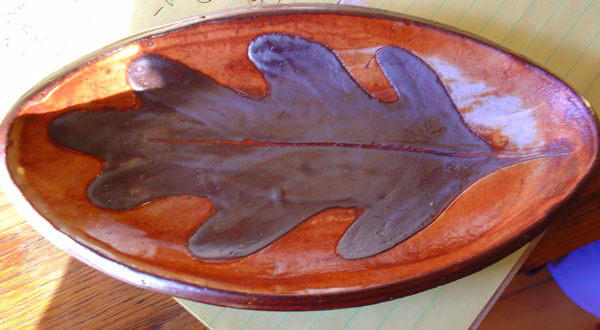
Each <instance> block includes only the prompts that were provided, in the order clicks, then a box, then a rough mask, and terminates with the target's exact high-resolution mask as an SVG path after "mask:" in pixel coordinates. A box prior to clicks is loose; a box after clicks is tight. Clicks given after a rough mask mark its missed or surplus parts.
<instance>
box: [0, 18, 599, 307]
mask: <svg viewBox="0 0 600 330" xmlns="http://www.w3.org/2000/svg"><path fill="white" fill-rule="evenodd" d="M272 8H273V7H271V9H270V10H266V9H265V10H262V11H261V10H258V11H257V10H252V11H239V10H238V11H229V12H226V13H223V14H215V15H214V16H209V17H206V18H200V19H196V20H195V21H194V20H192V21H185V22H182V23H178V24H176V25H173V26H170V27H166V28H162V29H161V30H155V31H151V32H148V33H146V34H144V35H142V36H137V37H133V38H130V39H128V40H125V41H122V42H120V43H117V44H116V45H113V46H111V47H109V49H108V50H104V51H101V52H99V53H97V54H95V55H93V56H90V57H89V58H87V59H85V60H84V61H82V62H80V63H79V64H76V65H74V66H73V67H72V68H69V69H66V70H65V71H64V72H63V73H62V74H61V75H59V78H58V79H56V80H55V81H53V82H51V83H48V84H45V85H42V86H41V87H38V88H36V89H34V90H32V92H30V93H29V94H28V95H27V96H26V97H24V98H23V99H22V100H21V101H20V102H19V103H18V104H17V105H16V106H15V108H14V109H13V111H12V112H11V113H10V114H9V116H8V117H7V118H6V119H5V122H4V124H3V134H2V135H3V138H4V139H5V141H4V142H3V144H2V145H3V146H4V148H5V157H6V160H5V162H4V164H6V167H5V168H4V169H3V171H4V172H5V173H4V178H3V184H6V183H7V182H8V183H10V184H11V185H14V186H15V187H16V189H15V190H14V191H15V193H14V194H13V198H16V199H18V200H20V201H21V202H20V203H21V204H23V205H26V206H25V209H26V210H25V212H26V213H28V214H27V218H28V220H29V221H31V222H32V224H34V226H35V227H36V228H38V229H40V228H41V231H42V233H43V234H45V235H46V236H47V237H49V238H50V239H51V240H53V241H55V242H56V241H57V240H58V239H59V238H60V239H63V238H64V239H65V240H64V241H63V243H59V245H60V244H62V245H61V247H63V248H65V249H66V250H67V251H69V252H71V253H73V254H74V255H76V256H77V257H79V258H81V259H83V260H84V261H87V262H88V263H90V264H92V265H93V266H96V267H98V268H102V270H104V271H105V272H107V273H109V274H111V275H113V276H116V277H118V278H121V279H123V280H125V281H128V282H130V283H134V284H137V285H141V286H145V287H148V288H150V289H153V290H158V291H161V292H164V293H168V294H173V295H178V296H181V297H184V298H188V299H194V300H197V301H202V302H208V303H214V304H218V305H226V306H231V307H239V308H250V309H278V310H311V309H330V308H340V307H349V306H359V305H364V304H369V303H375V302H379V301H384V300H388V299H391V298H396V297H401V296H404V295H407V294H411V293H415V292H418V291H421V290H425V289H429V288H431V287H434V286H437V285H440V284H443V283H446V282H448V281H451V280H453V279H456V278H459V277H462V276H465V275H468V274H470V273H473V272H475V271H477V270H479V269H481V268H483V267H485V266H487V265H490V264H491V263H493V262H495V261H497V260H499V259H500V258H502V257H504V256H506V255H507V254H509V253H511V252H513V251H514V250H516V249H517V248H518V247H520V246H521V245H523V244H524V243H526V242H527V241H528V240H529V239H531V238H533V235H535V234H537V233H539V232H541V231H542V230H543V229H544V228H545V227H546V226H547V224H548V223H549V222H550V220H551V216H552V214H553V211H554V210H555V209H556V208H557V207H558V206H559V205H561V204H562V203H564V202H565V201H566V200H568V198H569V197H570V196H572V194H573V192H574V191H575V190H576V189H577V188H578V187H579V186H580V185H581V183H582V182H583V181H584V179H585V177H586V175H587V174H588V173H589V171H590V170H591V168H592V167H593V165H594V164H595V162H596V159H597V149H598V147H597V137H598V133H597V126H596V119H595V117H594V115H593V114H592V112H591V111H590V109H589V105H588V104H587V103H586V102H585V101H584V100H582V99H581V98H580V97H579V96H578V95H577V93H575V92H574V91H572V90H571V89H570V88H569V87H568V86H566V85H565V84H564V83H562V82H561V81H559V80H558V79H556V78H554V77H553V76H551V75H550V74H548V73H546V72H545V71H543V70H541V69H539V68H537V67H535V66H534V65H532V64H530V63H528V62H526V61H524V60H522V59H520V58H518V57H516V56H514V55H511V54H508V53H506V52H504V51H502V50H499V49H497V48H494V47H492V46H490V45H488V44H486V43H484V42H482V41H479V40H475V39H473V38H471V37H468V36H464V35H462V34H460V33H457V32H456V31H450V30H448V29H447V28H445V27H441V26H438V25H432V24H431V23H428V22H423V21H416V20H414V19H412V18H409V17H406V16H400V15H395V14H391V13H387V12H382V11H377V10H367V9H360V10H359V9H356V8H345V7H338V6H336V7H332V6H281V7H276V8H278V9H276V10H272ZM340 8H341V9H340ZM47 224H50V225H51V226H47ZM98 260H100V261H101V262H98ZM107 263H108V264H115V265H119V267H118V268H116V267H105V266H99V264H102V265H105V264H107ZM123 267H125V268H126V269H127V271H126V272H125V273H123V270H122V269H123ZM115 269H120V270H119V271H116V270H115ZM123 274H127V275H123ZM142 280H143V283H142Z"/></svg>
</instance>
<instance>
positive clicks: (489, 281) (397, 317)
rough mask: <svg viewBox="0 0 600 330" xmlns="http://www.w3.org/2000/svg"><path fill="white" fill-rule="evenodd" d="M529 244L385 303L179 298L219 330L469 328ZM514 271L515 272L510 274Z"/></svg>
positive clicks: (511, 274)
mask: <svg viewBox="0 0 600 330" xmlns="http://www.w3.org/2000/svg"><path fill="white" fill-rule="evenodd" d="M525 249H526V248H525V247H524V248H522V249H520V250H519V251H517V252H515V253H513V254H512V255H510V256H509V257H507V258H505V259H503V260H502V261H500V262H498V263H496V264H494V265H492V266H491V267H488V268H486V269H484V270H482V271H480V272H478V273H476V274H473V275H471V276H467V277H465V278H462V279H460V280H458V281H455V282H452V283H450V284H446V285H443V286H440V287H437V288H435V289H431V290H428V291H425V292H421V293H419V294H416V295H412V296H408V297H405V298H401V299H396V300H392V301H388V302H384V303H380V304H375V305H370V306H364V307H357V308H346V309H339V310H332V311H315V312H263V311H248V310H240V309H233V308H224V307H217V306H211V305H207V304H201V303H197V302H193V301H189V300H185V299H179V298H175V300H177V301H178V302H179V303H180V304H181V305H182V306H183V307H185V308H186V309H187V310H188V311H189V312H190V313H192V314H193V315H194V316H196V317H197V318H198V319H199V320H200V321H202V323H204V324H205V325H206V326H208V327H209V328H211V329H215V330H232V329H244V330H254V329H255V330H275V329H281V330H292V329H298V330H305V329H312V330H318V329H323V330H334V329H346V330H349V329H357V330H364V329H380V330H384V329H389V330H398V329H467V328H469V327H470V326H471V325H472V324H473V322H475V320H476V319H477V317H478V316H479V315H480V314H481V311H482V310H483V309H484V308H485V306H486V305H487V303H488V301H490V299H492V297H493V296H494V293H495V292H496V291H497V289H498V287H500V285H501V284H502V283H503V282H504V281H505V280H506V279H507V278H511V277H512V276H513V275H514V274H513V273H511V270H515V271H516V269H515V268H516V267H515V265H517V264H518V261H519V258H520V256H521V255H523V253H524V251H525ZM509 274H510V276H509Z"/></svg>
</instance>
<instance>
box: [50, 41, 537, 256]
mask: <svg viewBox="0 0 600 330" xmlns="http://www.w3.org/2000/svg"><path fill="white" fill-rule="evenodd" d="M248 56H249V58H250V60H251V61H252V62H253V63H254V64H255V65H256V67H257V68H258V69H259V70H260V71H261V72H262V73H263V75H264V77H265V79H266V80H267V82H268V85H269V92H268V94H267V96H266V97H264V98H263V99H260V100H256V99H252V98H249V97H245V96H244V95H242V94H240V93H238V92H237V91H234V90H232V89H229V88H227V87H224V86H221V85H219V84H217V83H215V81H213V80H212V79H211V78H210V77H208V76H206V75H203V74H202V73H199V72H197V71H194V70H192V69H190V68H189V67H187V66H185V65H184V64H182V63H179V62H176V61H172V60H169V59H166V58H163V57H160V56H157V55H147V56H144V57H141V58H139V59H137V60H136V61H134V62H133V63H132V64H131V65H130V67H129V70H128V79H129V83H130V84H131V86H132V87H133V88H134V89H135V90H136V91H137V92H138V93H139V100H140V102H141V107H140V108H139V109H132V110H127V111H121V110H113V111H104V110H100V109H88V110H77V111H72V112H69V113H66V114H65V115H63V116H61V117H59V118H57V119H56V120H55V121H54V122H52V124H51V125H50V128H49V134H50V136H51V138H52V139H53V140H54V141H55V142H57V143H58V144H60V145H62V146H64V147H66V148H70V149H74V150H78V151H81V152H83V153H85V154H88V155H93V156H97V157H100V158H101V159H103V160H104V162H105V165H104V169H103V170H102V172H101V173H100V174H99V176H98V177H97V178H96V180H95V181H93V183H92V184H91V185H90V186H89V188H88V196H89V199H90V200H91V201H92V202H93V203H94V204H96V205H98V206H100V207H103V208H108V209H112V210H128V209H132V208H135V207H137V206H139V205H142V204H144V203H147V202H149V201H152V200H154V199H158V198H164V197H168V196H180V195H195V196H202V197H206V198H209V199H210V200H211V201H212V202H213V203H214V206H215V208H216V213H215V214H214V215H213V216H211V217H210V218H209V219H208V220H207V221H206V222H205V223H204V224H203V225H202V226H201V227H200V228H199V229H198V230H197V231H196V233H195V234H194V235H193V237H191V238H190V240H189V244H188V246H189V250H190V252H191V253H192V254H193V255H194V256H196V257H198V258H202V259H228V258H239V257H243V256H248V255H250V254H252V253H255V252H257V251H259V250H260V249H262V248H264V247H266V246H268V245H269V244H271V243H273V242H274V241H275V240H277V239H278V238H280V237H282V236H283V235H285V234H286V233H288V232H289V231H291V230H293V229H294V227H296V226H298V225H299V224H300V223H302V222H303V221H305V220H306V219H308V218H309V217H311V216H312V215H314V214H317V213H319V212H321V211H323V210H326V209H330V208H355V209H356V210H357V214H359V216H358V217H357V219H356V220H355V221H354V223H353V224H352V225H351V226H350V228H349V229H348V230H347V231H346V233H345V234H344V235H343V236H342V237H341V239H340V241H339V243H338V246H337V253H338V254H339V255H340V256H342V257H343V258H347V259H357V258H365V257H371V256H374V255H376V254H379V253H381V252H383V251H386V250H388V249H390V248H392V247H394V246H396V245H397V244H399V243H400V242H402V241H403V240H405V239H406V238H408V237H410V236H411V235H413V234H414V233H416V232H418V231H419V230H421V229H423V228H424V227H425V226H427V225H428V224H430V223H431V222H432V221H433V220H434V219H435V218H436V216H437V215H438V214H439V213H440V212H441V211H443V210H444V208H446V207H447V206H448V205H449V203H450V202H451V201H452V200H453V199H454V198H456V196H457V195H458V194H460V193H461V192H462V191H463V190H464V189H465V188H466V187H467V186H469V185H471V184H472V183H473V182H475V181H477V180H479V179H480V178H482V177H484V176H485V175H486V174H488V173H490V172H491V171H494V170H497V169H499V168H502V167H505V166H508V165H511V164H514V163H516V162H520V161H523V160H527V159H531V158H532V157H540V156H543V155H544V152H540V153H538V154H536V155H510V156H508V155H505V154H502V153H500V152H498V151H495V150H494V149H493V148H492V147H491V146H490V145H489V144H488V143H487V142H486V141H485V140H484V139H482V138H481V137H479V136H477V135H476V134H474V133H473V132H472V131H471V130H470V129H469V127H468V126H467V125H466V124H465V122H464V121H463V118H462V117H461V115H460V113H459V112H458V110H457V108H456V107H455V105H454V104H453V102H452V100H451V99H450V97H449V95H448V93H447V92H446V90H445V88H444V86H443V84H442V83H441V81H440V80H439V78H438V76H437V75H436V74H435V72H434V71H433V70H432V69H431V68H430V67H429V66H428V65H427V64H425V63H424V62H423V61H422V60H421V59H419V58H418V57H417V56H415V55H413V54H411V53H410V52H408V51H406V50H404V49H401V48H398V47H393V46H388V47H383V48H381V49H380V50H379V51H378V52H377V54H376V60H377V61H378V64H379V66H380V67H381V69H382V70H383V72H384V73H385V75H386V77H387V78H388V80H389V81H390V83H391V85H392V86H393V87H394V88H395V90H396V91H397V93H398V96H399V100H398V101H397V102H394V103H384V102H381V101H379V100H377V99H374V98H372V97H371V96H369V94H368V93H366V92H365V91H364V90H363V89H362V88H361V87H360V86H359V85H358V84H357V82H356V81H355V80H354V79H353V78H352V77H351V75H350V74H349V73H348V71H347V70H346V69H345V68H344V66H343V64H342V63H341V62H340V60H339V59H338V58H337V57H336V56H335V54H334V52H332V51H331V50H330V49H328V48H327V47H326V46H324V45H322V44H319V43H316V42H314V41H310V40H307V39H304V38H301V37H298V36H294V35H287V34H265V35H261V36H259V37H257V38H256V39H255V40H253V41H252V42H251V43H250V45H249V50H248ZM547 153H548V152H547V151H546V154H547ZM165 221H177V219H176V218H173V219H165Z"/></svg>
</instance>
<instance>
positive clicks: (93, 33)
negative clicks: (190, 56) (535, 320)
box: [0, 0, 600, 330]
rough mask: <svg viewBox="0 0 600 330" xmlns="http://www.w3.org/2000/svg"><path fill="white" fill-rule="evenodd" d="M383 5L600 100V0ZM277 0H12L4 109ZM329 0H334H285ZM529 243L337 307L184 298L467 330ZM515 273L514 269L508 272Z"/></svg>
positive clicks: (248, 322)
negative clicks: (186, 31)
mask: <svg viewBox="0 0 600 330" xmlns="http://www.w3.org/2000/svg"><path fill="white" fill-rule="evenodd" d="M363 1H364V2H365V3H366V4H368V5H369V6H371V7H374V8H381V9H385V10H391V11H396V12H401V13H405V14H408V15H413V16H417V17H421V18H425V19H430V20H433V21H437V22H441V23H444V24H447V25H450V26H454V27H456V28H459V29H461V30H464V31H468V32H471V33H474V34H477V35H479V36H481V37H483V38H486V39H489V40H491V41H493V42H495V43H498V44H500V45H502V46H504V47H506V48H508V49H510V50H512V51H514V52H516V53H519V54H523V55H525V56H527V57H528V58H530V59H531V60H532V61H534V62H536V63H538V64H540V65H541V66H543V67H545V68H546V69H547V70H549V71H550V72H552V73H554V74H555V75H556V76H558V77H559V78H561V79H563V80H564V81H566V82H567V83H569V84H570V85H571V86H573V87H574V88H575V89H576V90H577V91H578V92H579V93H581V94H582V95H583V96H584V97H586V98H587V99H588V100H589V101H590V102H591V104H592V106H595V108H596V109H599V108H600V60H599V59H600V38H599V36H598V35H599V34H600V23H598V17H600V0H363ZM276 2H278V1H277V0H266V1H262V0H130V1H123V0H104V1H102V2H92V1H87V2H81V1H79V2H78V1H75V0H63V1H58V2H48V1H43V0H29V1H16V2H6V3H4V4H3V6H1V7H0V14H1V15H0V16H2V17H1V18H2V21H1V22H0V24H1V27H2V28H1V29H0V36H2V38H1V39H2V40H3V42H4V45H3V47H1V49H0V58H2V59H3V61H2V62H3V63H2V64H0V65H2V67H3V73H4V74H5V75H4V77H10V79H3V80H1V81H0V90H1V91H2V93H3V96H4V97H3V98H1V100H0V105H1V106H2V111H7V110H8V108H9V107H10V106H11V105H12V103H14V102H15V101H16V100H17V98H18V97H19V96H20V95H21V94H23V93H24V92H25V91H26V89H27V88H29V87H31V86H33V84H35V83H36V82H37V81H39V80H40V79H42V78H43V77H44V76H46V75H47V74H49V73H51V72H52V71H54V70H58V69H59V68H60V67H62V66H64V65H66V64H68V63H69V62H71V61H73V60H75V59H76V58H78V57H80V56H83V55H85V54H86V53H88V52H91V51H93V50H95V49H97V48H100V47H102V46H104V45H105V44H107V43H109V42H111V41H115V40H117V39H119V38H122V37H124V36H125V35H126V31H125V30H126V27H125V26H124V25H126V24H124V23H126V21H127V20H128V19H129V32H130V33H134V32H139V31H141V30H144V29H147V28H151V27H157V26H160V25H163V24H166V23H169V22H172V21H175V20H178V19H182V18H186V17H190V16H194V15H201V14H204V13H207V12H211V11H216V10H221V9H226V8H234V7H243V6H250V5H258V4H259V3H276ZM290 2H322V3H335V2H337V1H335V0H326V1H281V3H290ZM523 251H524V250H523V249H521V250H520V251H518V252H516V253H515V254H513V255H511V256H510V257H508V258H506V259H504V260H502V261H501V262H499V263H497V264H495V265H493V266H491V267H489V268H486V269H484V270H483V271H481V272H479V273H476V274H474V275H471V276H469V277H466V278H464V279H461V280H459V281H456V282H453V283H450V284H448V285H445V286H442V287H438V288H435V289H432V290H429V291H426V292H423V293H420V294H417V295H413V296H409V297H406V298H402V299H398V300H394V301H390V302H386V303H382V304H377V305H373V306H366V307H362V308H352V309H343V310H336V311H328V312H296V313H286V312H254V311H242V310H235V309H230V308H221V307H215V306H210V305H204V304H199V303H194V302H191V301H186V300H182V299H178V301H179V302H180V303H181V304H182V305H183V306H185V307H186V308H187V309H188V310H189V311H190V312H191V313H193V314H194V315H195V316H197V317H198V318H200V319H201V320H202V321H203V322H204V323H205V324H207V325H209V326H210V327H212V328H214V329H217V330H221V329H224V330H229V329H261V330H266V329H377V328H379V329H437V328H443V329H452V328H455V329H465V328H468V327H469V326H470V325H471V324H472V322H473V320H475V318H476V317H477V315H479V314H480V312H481V310H482V309H483V308H484V307H485V306H486V304H487V303H488V301H489V300H490V298H491V297H492V296H493V295H494V292H496V290H497V288H498V286H500V285H501V283H503V282H504V281H505V279H506V278H507V275H509V273H510V271H511V269H514V265H515V264H516V263H517V260H518V259H519V256H521V255H522V254H523ZM508 277H509V278H510V276H508Z"/></svg>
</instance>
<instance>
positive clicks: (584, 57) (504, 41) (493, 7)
mask: <svg viewBox="0 0 600 330" xmlns="http://www.w3.org/2000/svg"><path fill="white" fill-rule="evenodd" d="M260 2H261V1H260V0H256V1H253V0H210V1H209V0H196V1H192V0H136V1H135V4H134V10H133V13H132V17H131V25H130V30H131V31H132V32H137V31H140V30H143V29H147V28H151V27H156V26H160V25H162V24H166V23H169V22H173V21H175V20H178V19H181V18H185V17H190V16H195V15H202V14H204V13H208V12H211V11H216V10H223V9H228V8H238V7H244V6H250V5H257V3H260ZM263 2H264V3H277V0H266V1H263ZM301 2H303V3H330V4H333V3H336V2H337V1H336V0H324V1H300V0H297V1H281V2H280V3H301ZM363 2H364V3H366V4H368V5H369V6H371V7H373V8H380V9H385V10H391V11H396V12H400V13H404V14H408V15H412V16H416V17H420V18H425V19H429V20H433V21H436V22H440V23H443V24H447V25H450V26H453V27H456V28H458V29H461V30H464V31H467V32H470V33H473V34H476V35H479V36H480V37H482V38H485V39H488V40H490V41H492V42H495V43H497V44H500V45H501V46H504V47H506V48H508V49H510V50H511V51H513V52H515V53H519V54H522V55H524V56H526V57H527V58H529V59H530V60H532V61H533V62H535V63H538V64H539V65H541V66H542V67H544V68H545V69H547V70H549V71H550V72H552V73H554V74H555V75H557V76H558V77H559V78H561V79H563V80H565V81H566V82H567V83H568V84H570V85H571V86H573V88H575V90H577V91H578V92H579V93H581V94H582V95H583V96H584V97H586V98H587V99H588V100H589V101H590V103H591V104H592V105H596V106H595V108H599V107H600V60H599V59H600V38H599V36H598V35H599V34H600V24H598V17H600V0H485V1H484V0H479V1H478V0H419V1H416V0H414V1H413V0H409V1H398V0H364V1H363Z"/></svg>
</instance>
